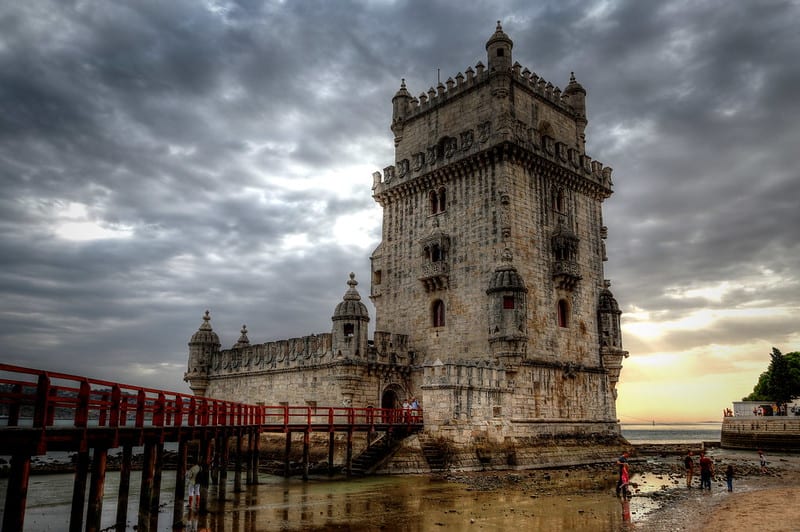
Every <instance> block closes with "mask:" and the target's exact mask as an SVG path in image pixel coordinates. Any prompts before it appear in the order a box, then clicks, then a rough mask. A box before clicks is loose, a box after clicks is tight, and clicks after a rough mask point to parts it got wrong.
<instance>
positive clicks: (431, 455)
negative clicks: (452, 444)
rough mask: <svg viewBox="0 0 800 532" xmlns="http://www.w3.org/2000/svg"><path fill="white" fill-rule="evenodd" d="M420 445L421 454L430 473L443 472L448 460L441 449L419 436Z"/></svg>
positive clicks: (427, 438)
mask: <svg viewBox="0 0 800 532" xmlns="http://www.w3.org/2000/svg"><path fill="white" fill-rule="evenodd" d="M420 444H421V445H422V454H423V456H425V461H426V462H427V463H428V467H430V468H431V471H432V472H434V473H435V472H440V471H445V470H446V469H447V466H448V463H447V462H448V460H447V457H446V456H445V452H444V450H443V449H442V447H441V446H440V445H439V444H438V443H437V442H436V441H435V440H432V439H431V438H430V437H426V438H423V437H422V436H420Z"/></svg>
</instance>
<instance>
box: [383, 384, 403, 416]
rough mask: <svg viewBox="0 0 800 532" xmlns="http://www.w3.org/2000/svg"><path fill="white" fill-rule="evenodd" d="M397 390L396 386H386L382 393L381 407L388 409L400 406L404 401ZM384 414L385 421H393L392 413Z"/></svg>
mask: <svg viewBox="0 0 800 532" xmlns="http://www.w3.org/2000/svg"><path fill="white" fill-rule="evenodd" d="M397 392H398V390H396V389H395V388H386V389H385V390H384V391H383V395H381V408H387V409H394V408H400V407H401V406H402V404H403V403H402V401H401V399H400V395H399V394H398V393H397ZM383 415H384V418H383V421H384V422H391V421H392V419H391V417H389V416H390V415H391V414H389V413H388V412H384V413H383Z"/></svg>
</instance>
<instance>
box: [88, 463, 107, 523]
mask: <svg viewBox="0 0 800 532" xmlns="http://www.w3.org/2000/svg"><path fill="white" fill-rule="evenodd" d="M107 463H108V449H106V448H102V449H101V448H97V447H95V449H94V452H93V456H92V481H91V484H90V485H89V506H88V508H87V511H86V532H97V531H98V530H100V526H101V522H100V521H101V518H102V516H103V488H104V487H105V485H106V465H107Z"/></svg>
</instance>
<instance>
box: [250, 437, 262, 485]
mask: <svg viewBox="0 0 800 532" xmlns="http://www.w3.org/2000/svg"><path fill="white" fill-rule="evenodd" d="M252 435H253V447H252V449H253V452H252V455H251V458H250V460H251V469H252V480H251V481H250V484H253V485H256V484H258V462H259V457H260V455H259V453H260V452H261V432H260V431H259V430H258V429H257V428H255V429H252Z"/></svg>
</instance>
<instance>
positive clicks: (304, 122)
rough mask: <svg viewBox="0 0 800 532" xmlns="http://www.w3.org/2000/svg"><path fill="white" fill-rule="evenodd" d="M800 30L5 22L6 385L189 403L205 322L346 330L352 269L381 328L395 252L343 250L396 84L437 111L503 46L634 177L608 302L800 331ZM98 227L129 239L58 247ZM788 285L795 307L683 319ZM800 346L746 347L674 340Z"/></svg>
mask: <svg viewBox="0 0 800 532" xmlns="http://www.w3.org/2000/svg"><path fill="white" fill-rule="evenodd" d="M797 14H798V13H797V8H796V7H794V6H793V5H792V4H791V3H788V2H786V3H784V2H772V3H770V6H769V9H767V8H765V7H764V5H763V4H761V3H757V2H744V3H738V4H736V5H735V6H734V5H728V4H727V3H723V2H692V3H682V2H669V3H660V4H657V5H655V6H654V5H653V4H650V3H646V2H635V1H628V2H612V3H584V2H536V3H531V2H522V1H520V2H500V3H494V2H492V3H481V2H478V3H468V4H463V3H454V2H444V1H439V2H437V1H433V2H430V1H428V2H422V1H407V2H355V1H352V2H328V1H317V2H312V1H299V2H285V3H283V2H208V3H206V4H205V5H201V4H198V3H197V2H193V1H188V0H187V1H172V2H78V3H66V2H55V1H54V2H19V3H12V4H8V5H4V6H3V7H2V8H0V179H2V193H0V266H2V267H1V268H0V296H1V297H0V300H2V304H0V316H1V317H2V319H1V320H0V345H2V349H1V350H0V359H2V360H4V361H12V362H14V363H18V364H23V365H32V366H36V367H46V368H52V369H58V370H65V371H71V372H75V373H86V374H91V375H98V373H99V375H98V376H107V377H112V378H119V379H122V380H125V377H124V376H120V374H119V368H131V373H130V379H129V380H135V381H136V382H143V380H145V377H144V376H143V375H144V374H145V373H142V374H139V373H136V372H137V371H141V372H146V371H150V372H151V373H149V374H147V379H156V380H157V379H160V380H157V382H158V383H159V384H160V385H163V386H165V387H172V388H175V387H178V386H182V385H181V384H180V382H179V379H180V376H181V373H182V368H183V366H184V365H185V361H186V342H187V341H188V338H189V336H191V334H192V333H193V332H194V331H195V330H196V328H197V326H198V325H199V324H200V322H201V316H202V313H203V311H204V310H205V309H206V308H210V309H211V311H212V324H213V326H214V328H215V330H216V331H217V332H218V333H219V334H220V336H221V337H222V339H223V344H224V345H226V346H229V345H231V344H232V343H233V342H235V341H236V338H237V337H238V334H239V328H240V327H241V325H242V324H243V323H246V324H247V325H248V328H249V330H250V339H251V341H264V340H267V339H276V338H280V337H285V336H299V335H302V334H308V333H311V332H323V331H326V330H328V329H329V328H330V315H331V313H332V311H333V308H334V306H335V304H336V303H337V302H338V301H339V300H340V299H341V297H342V294H343V293H344V291H345V290H346V288H347V287H346V284H345V281H346V280H347V274H348V272H349V271H351V270H352V271H355V272H356V274H357V279H358V280H359V281H360V282H361V284H360V285H359V290H360V292H361V295H362V298H363V299H364V301H365V302H366V303H367V304H368V305H369V301H368V299H367V297H366V296H367V294H368V293H369V253H370V251H371V249H373V247H374V246H375V245H376V244H377V240H378V238H379V235H380V228H379V227H373V228H371V229H368V230H366V233H365V234H367V235H368V236H367V237H364V236H359V237H357V236H355V235H353V236H352V237H351V238H350V241H347V242H344V241H339V242H336V243H332V237H331V227H332V226H333V225H334V223H335V221H336V219H337V217H341V216H347V215H350V214H354V213H360V212H364V213H374V212H375V209H377V207H376V206H375V204H374V202H373V201H372V199H371V197H370V196H371V191H370V185H371V175H369V174H370V172H371V171H372V170H368V171H366V172H364V175H352V174H351V172H352V167H353V166H355V165H358V166H359V167H360V168H364V167H366V168H373V169H375V170H377V169H380V168H383V167H384V166H387V165H389V164H391V163H392V159H393V157H392V137H391V132H390V131H389V129H388V126H389V124H390V121H391V97H392V95H393V94H394V92H395V91H396V90H397V88H398V87H399V82H400V78H405V79H406V83H407V85H408V88H409V90H410V91H411V92H412V94H415V95H418V94H420V93H421V92H424V91H427V90H428V88H429V87H431V86H435V85H436V83H437V80H438V79H441V81H445V80H446V79H447V78H449V77H454V76H455V75H456V74H457V73H458V72H463V71H465V70H466V68H467V67H470V66H471V67H473V68H474V66H475V64H476V63H477V62H478V61H482V62H484V64H485V62H486V56H485V49H484V44H485V42H486V40H487V39H488V37H489V36H490V35H491V33H492V32H493V31H494V25H495V21H496V20H498V19H501V20H503V24H504V29H505V30H506V32H507V33H508V34H509V35H510V36H511V38H512V39H513V40H514V58H515V60H517V61H519V62H520V63H521V64H522V65H523V66H524V67H528V68H530V69H531V70H533V71H536V72H537V73H538V74H539V75H541V76H543V77H544V78H545V79H547V80H549V81H551V82H552V83H554V84H555V85H559V86H561V87H562V88H563V87H564V86H565V85H566V83H567V81H568V79H569V73H570V72H571V71H574V72H575V73H576V75H577V76H578V79H579V81H581V82H582V83H583V84H584V86H585V87H586V89H587V91H588V112H589V120H590V122H589V129H588V131H587V142H588V152H589V154H590V155H591V156H593V157H596V158H598V159H599V160H601V161H604V162H606V163H607V164H609V165H611V166H613V167H614V168H615V183H616V189H617V191H616V194H615V195H614V196H613V197H612V198H611V199H610V200H609V201H608V202H607V204H606V207H605V209H606V210H605V223H606V224H607V225H608V226H609V230H610V232H609V239H608V251H609V257H610V261H609V263H607V275H608V276H610V277H611V278H612V279H613V280H614V285H613V286H612V289H613V290H614V292H615V294H616V296H617V298H618V299H619V301H620V303H621V304H622V305H623V308H626V307H632V306H635V307H638V308H642V309H645V310H647V311H649V312H651V313H653V314H654V315H658V316H662V317H663V319H665V320H666V319H679V318H680V317H682V316H686V315H687V314H689V313H691V312H692V311H695V310H697V309H701V308H708V307H713V308H734V307H737V306H741V305H746V304H748V303H752V302H753V301H767V302H768V304H769V305H772V306H784V307H786V306H796V304H797V301H798V295H800V294H798V292H797V291H798V286H800V285H798V283H797V282H796V273H795V272H796V271H797V270H798V266H800V265H799V264H798V257H800V253H798V249H797V248H798V238H797V236H796V232H795V231H794V227H797V225H798V222H800V220H798V216H799V215H798V211H797V209H796V208H795V205H794V199H795V198H797V197H798V193H800V190H798V188H800V187H799V185H798V183H800V180H799V179H798V172H797V166H796V162H795V161H794V160H793V159H794V150H795V147H796V146H797V145H798V141H800V138H798V137H799V136H800V133H798V129H797V128H796V127H795V126H794V124H793V117H795V116H798V111H800V109H798V103H797V102H796V98H795V96H794V92H795V87H796V86H797V84H798V82H799V81H800V79H798V78H800V69H799V68H798V66H797V63H796V61H795V60H794V56H793V54H794V53H795V52H796V50H797V49H800V43H799V42H798V34H797V32H796V31H794V29H793V28H792V26H791V24H792V22H793V20H796V18H797ZM76 206H78V207H76ZM80 206H85V210H86V212H85V215H86V217H88V221H93V222H95V223H96V224H98V225H99V226H101V227H104V228H106V229H109V230H116V231H120V232H121V234H120V236H122V235H123V234H124V236H122V237H121V238H107V239H88V240H85V241H76V240H67V239H64V238H62V237H60V236H58V234H57V233H56V231H57V229H58V227H59V226H60V225H61V226H63V224H64V223H65V222H68V221H70V220H71V218H70V216H73V217H74V216H75V213H76V212H78V213H79V214H80V212H81V211H80V208H81V207H80ZM76 209H77V211H76ZM79 221H80V220H79ZM295 238H296V239H298V241H299V242H302V241H303V239H306V241H307V242H309V243H310V245H309V246H304V245H303V244H302V243H299V244H298V243H296V242H295V243H294V244H293V243H292V242H293V239H295ZM364 239H372V240H371V241H362V240H364ZM765 271H768V272H770V273H769V274H764V273H763V272H765ZM770 275H771V276H774V277H776V278H780V279H782V280H785V284H783V285H780V284H777V283H776V284H775V285H768V283H762V284H759V291H758V293H753V291H752V290H745V289H738V290H737V289H731V290H730V291H729V292H728V293H727V295H726V296H724V297H723V299H721V300H718V301H709V300H708V299H704V298H686V297H683V298H678V297H675V293H676V292H675V291H676V290H678V291H679V290H681V289H688V288H693V287H696V286H702V285H706V284H710V285H713V284H718V283H720V282H723V281H736V280H737V279H755V278H758V277H759V276H762V277H769V276H770ZM777 324H780V325H777ZM793 330H794V329H793V327H792V325H791V324H790V323H783V322H781V321H780V320H777V321H775V322H772V323H771V324H770V325H769V326H766V325H765V326H764V327H763V328H757V330H756V329H754V330H752V331H750V329H749V328H746V327H742V323H741V322H739V321H737V320H727V321H725V320H723V321H721V322H719V323H718V324H716V325H715V327H714V328H713V329H711V330H709V331H706V332H705V333H704V334H702V335H700V334H697V335H689V336H686V337H683V338H681V339H677V338H675V339H674V341H675V342H676V345H680V347H681V348H688V347H691V345H693V344H694V343H695V342H708V341H710V340H711V339H712V337H713V336H714V335H717V338H719V337H721V336H726V335H727V336H728V337H730V338H731V339H732V341H733V339H743V338H744V337H745V336H748V335H749V336H750V337H754V336H759V337H760V336H763V337H765V338H766V337H769V338H776V340H775V341H776V342H777V341H779V340H780V339H782V338H787V335H788V334H790V333H791V332H792V331H793ZM744 331H747V333H745V332H744ZM701 336H702V337H701ZM670 341H673V339H670ZM717 341H718V340H717ZM133 364H136V365H137V366H135V367H134V366H133ZM165 368H166V369H165ZM123 371H124V370H123ZM153 371H156V373H152V372H153ZM148 382H151V381H148ZM152 382H155V381H152Z"/></svg>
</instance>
